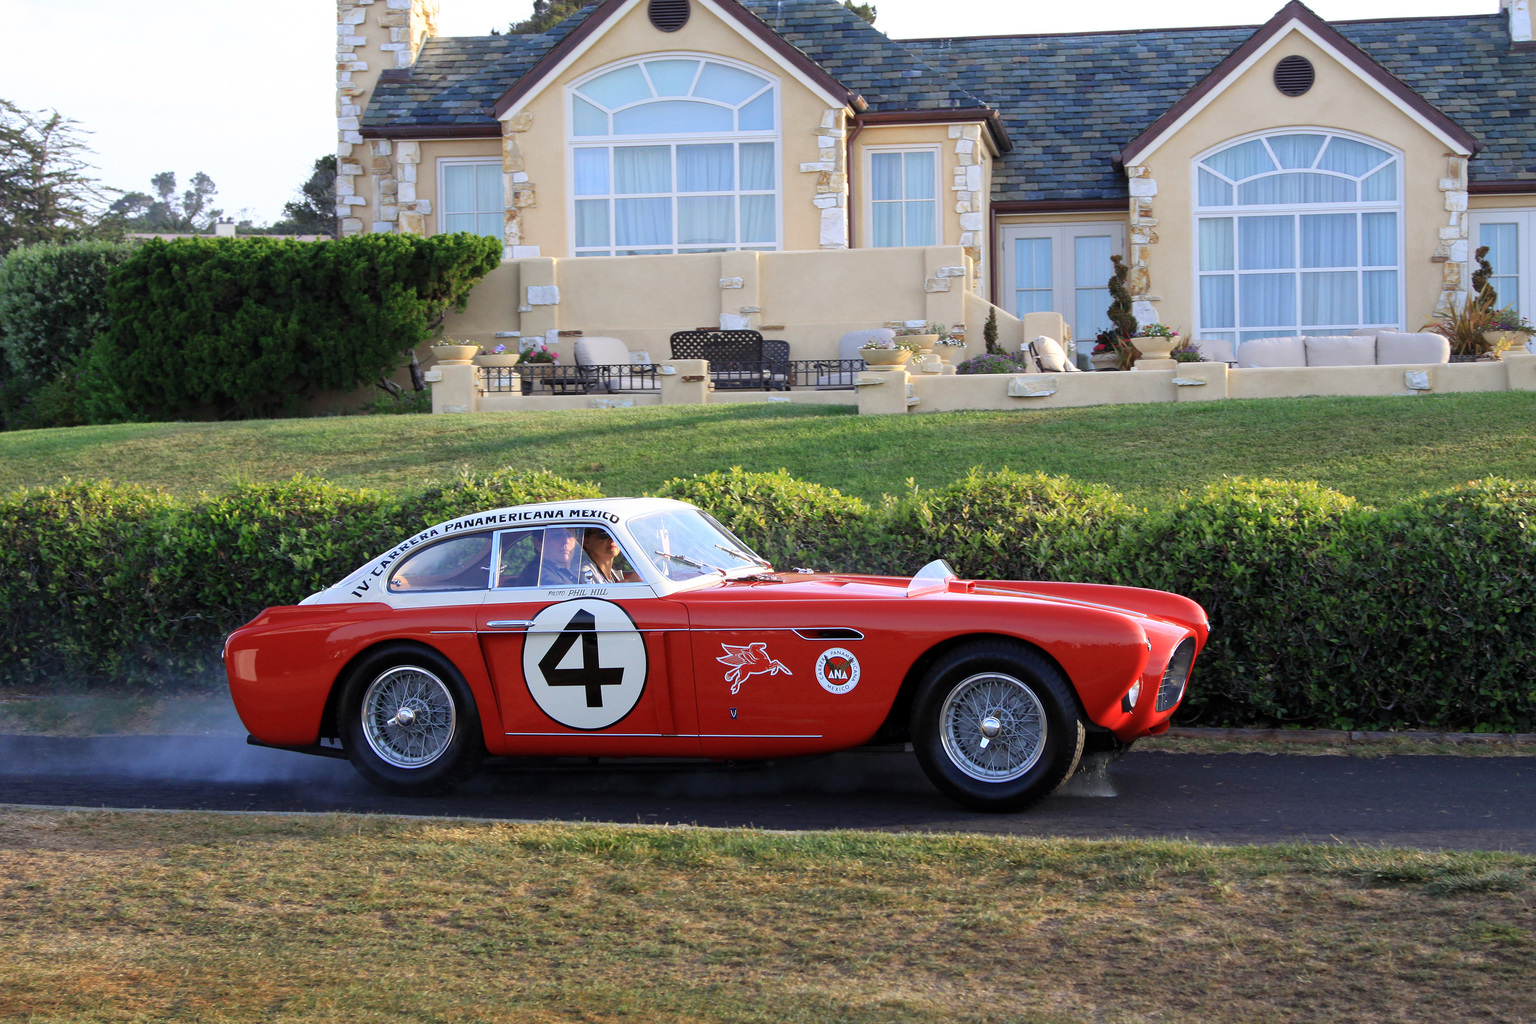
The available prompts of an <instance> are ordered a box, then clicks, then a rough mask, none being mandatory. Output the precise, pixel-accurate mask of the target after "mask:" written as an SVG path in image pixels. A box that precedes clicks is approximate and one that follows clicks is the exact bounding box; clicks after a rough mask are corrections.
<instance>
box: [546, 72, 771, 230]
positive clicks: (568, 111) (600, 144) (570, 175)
mask: <svg viewBox="0 0 1536 1024" xmlns="http://www.w3.org/2000/svg"><path fill="white" fill-rule="evenodd" d="M656 60H699V61H708V62H710V63H713V64H721V65H724V66H726V67H734V68H739V69H741V70H742V71H746V72H750V73H751V74H754V75H756V76H758V77H759V78H762V79H765V80H766V81H767V82H768V83H769V86H768V89H769V91H770V92H771V94H772V97H773V123H774V128H773V129H772V130H769V131H746V132H741V131H730V132H683V133H677V134H666V135H577V134H575V123H576V113H575V106H576V99H577V90H578V89H580V88H581V86H583V85H585V84H586V83H587V82H590V81H592V80H593V79H595V78H601V77H602V76H603V75H606V74H609V73H611V72H614V71H618V70H620V69H621V68H624V67H628V66H631V65H639V64H645V63H648V62H650V61H656ZM760 95H761V93H758V94H755V95H754V96H753V97H751V98H749V99H747V100H744V101H742V103H740V104H738V105H737V107H736V108H735V109H737V110H739V109H740V108H741V107H744V106H746V105H747V104H748V103H750V102H752V100H753V99H756V98H757V97H758V96H760ZM669 98H670V97H669ZM783 101H784V90H783V80H782V79H781V78H780V77H779V76H777V75H774V74H770V73H769V72H768V71H766V70H764V69H763V68H760V67H758V66H756V65H753V64H746V63H743V62H742V61H738V60H732V59H730V58H728V57H723V56H720V55H719V54H713V53H695V52H691V51H683V50H677V51H662V52H657V53H647V54H644V55H642V56H639V57H629V58H625V59H624V60H620V61H615V62H614V63H612V64H607V65H604V66H603V67H600V68H597V69H595V70H593V71H592V72H590V73H588V74H585V75H583V76H582V77H581V78H580V79H578V80H577V81H575V82H572V83H571V84H570V85H569V86H567V87H566V89H565V195H566V201H565V217H566V225H567V228H566V238H567V241H568V243H569V249H568V250H567V251H568V252H570V254H571V255H572V256H581V255H584V254H589V255H605V253H604V252H603V251H600V250H602V249H603V247H601V246H581V247H578V246H577V244H576V201H577V200H578V199H606V200H608V201H609V207H608V209H609V217H608V238H609V241H610V242H611V243H614V244H610V245H609V246H607V247H606V251H607V252H617V251H618V249H619V246H618V245H617V244H616V240H615V238H614V217H613V200H614V199H615V198H617V196H616V194H615V193H613V192H612V191H609V192H608V193H607V195H605V196H587V195H583V196H578V195H577V194H576V157H575V153H576V150H578V149H606V150H608V151H609V153H610V161H611V160H612V155H611V154H612V150H613V149H614V148H616V147H619V146H623V147H630V146H669V147H671V148H672V150H673V156H672V168H673V171H674V172H675V170H676V167H677V156H676V147H677V146H679V145H683V146H686V145H692V144H700V143H702V144H708V143H731V144H734V145H735V146H736V147H737V148H736V151H735V152H736V160H737V162H736V164H735V173H736V184H737V186H738V187H737V188H736V189H734V190H733V191H731V192H729V193H710V192H702V193H701V192H678V191H677V179H676V177H675V173H674V177H673V180H672V186H673V187H672V191H671V192H670V193H666V194H661V193H655V194H650V193H640V194H634V195H630V194H625V195H624V197H623V198H626V199H646V198H658V197H659V198H667V199H671V200H672V242H671V244H670V245H666V246H644V247H641V246H635V247H632V248H646V249H650V250H655V252H656V254H658V255H667V254H668V250H670V251H671V252H673V253H676V252H681V253H683V254H685V255H686V254H688V253H697V252H721V251H725V252H733V251H737V250H756V251H759V252H775V251H778V250H781V249H782V248H783V247H784V167H783V163H784V146H783V125H784V110H783ZM722 105H723V104H722ZM632 106H633V105H632ZM610 116H611V115H610ZM751 142H766V143H771V144H772V146H773V189H772V191H771V192H770V191H768V190H764V189H750V190H743V189H741V188H740V187H739V186H740V184H741V179H740V149H739V146H740V144H741V143H751ZM610 168H611V163H610ZM612 187H613V182H612V179H611V177H610V180H609V188H610V190H611V189H612ZM711 195H730V196H732V197H734V198H735V199H736V203H737V206H736V209H737V221H736V235H737V237H736V240H735V241H734V242H729V243H722V244H719V245H695V246H680V245H679V244H678V242H677V216H678V212H677V211H678V204H677V200H678V199H679V198H689V197H706V196H711ZM743 195H772V196H773V233H774V237H773V240H772V241H771V242H760V241H757V242H743V241H742V240H741V216H740V197H741V196H743Z"/></svg>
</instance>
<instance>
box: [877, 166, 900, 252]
mask: <svg viewBox="0 0 1536 1024" xmlns="http://www.w3.org/2000/svg"><path fill="white" fill-rule="evenodd" d="M869 183H870V198H871V199H874V200H876V201H881V200H887V199H900V198H901V154H900V153H873V154H871V155H870V158H869ZM875 244H877V245H879V244H880V243H878V242H877V243H875ZM886 244H889V245H899V244H900V243H899V242H890V243H886Z"/></svg>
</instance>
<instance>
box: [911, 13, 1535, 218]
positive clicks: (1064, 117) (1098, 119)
mask: <svg viewBox="0 0 1536 1024" xmlns="http://www.w3.org/2000/svg"><path fill="white" fill-rule="evenodd" d="M1258 28H1259V27H1258V26H1245V27H1237V28H1190V29H1167V30H1155V31H1139V32H1102V33H1088V34H1082V35H1052V36H987V37H982V38H969V39H922V40H904V41H903V43H902V45H904V46H906V47H908V48H909V49H911V50H913V51H914V52H916V53H920V54H922V55H923V56H924V58H926V59H927V61H928V62H929V63H930V64H934V65H936V66H938V67H940V68H943V69H945V70H947V71H949V72H951V73H952V74H953V75H954V76H955V77H956V78H957V79H958V80H959V82H960V83H961V84H962V85H964V86H965V87H966V88H967V89H969V90H970V91H972V92H974V93H976V94H977V95H978V96H979V97H980V98H981V99H982V100H984V101H985V102H986V103H987V104H988V105H989V106H993V107H996V108H997V109H998V110H999V111H1000V112H1001V113H1002V117H1003V123H1004V124H1005V125H1006V126H1007V128H1008V134H1009V136H1010V137H1011V138H1012V139H1013V143H1014V150H1013V152H1012V153H1009V154H1007V155H1006V156H1005V157H1004V158H1003V159H1001V160H1000V161H998V164H997V166H996V168H995V174H994V185H993V190H992V198H993V200H994V201H996V200H1081V199H1120V198H1124V197H1125V196H1126V185H1125V177H1124V175H1123V174H1121V173H1120V172H1118V171H1116V170H1115V168H1114V166H1113V163H1112V160H1113V158H1114V156H1115V155H1117V154H1118V153H1119V151H1120V149H1121V148H1122V147H1123V146H1124V145H1125V144H1126V143H1128V142H1129V141H1130V140H1131V139H1133V138H1135V137H1136V136H1137V135H1138V134H1140V133H1141V132H1142V131H1143V130H1145V129H1146V128H1147V127H1149V126H1150V125H1151V124H1152V122H1153V121H1155V120H1157V119H1158V118H1159V117H1160V116H1162V114H1163V113H1164V111H1166V110H1167V109H1168V108H1169V107H1171V106H1173V105H1174V104H1175V103H1176V102H1178V100H1179V99H1180V98H1181V97H1182V96H1183V95H1184V94H1185V93H1186V92H1188V91H1189V90H1190V89H1191V88H1193V87H1194V86H1195V84H1196V83H1198V82H1199V81H1200V80H1201V79H1202V78H1204V77H1205V76H1206V75H1207V74H1209V73H1210V72H1211V71H1212V70H1213V69H1214V68H1215V67H1216V65H1217V64H1219V63H1221V61H1222V60H1224V59H1225V58H1226V57H1227V56H1228V55H1229V54H1230V53H1231V52H1232V51H1233V50H1235V49H1236V48H1237V47H1239V46H1241V45H1242V43H1243V42H1244V41H1245V40H1246V39H1248V37H1249V36H1251V35H1253V33H1254V32H1256V31H1258ZM1333 28H1335V29H1336V30H1337V31H1338V32H1339V34H1340V35H1342V36H1344V38H1346V39H1348V40H1349V41H1350V42H1352V43H1354V44H1355V45H1356V46H1358V47H1360V48H1361V49H1362V50H1364V51H1365V52H1366V53H1367V54H1369V55H1370V56H1371V57H1372V58H1373V59H1374V60H1376V61H1377V62H1378V63H1379V64H1381V65H1382V66H1383V67H1384V68H1386V69H1387V70H1388V71H1389V72H1391V73H1392V74H1394V75H1396V76H1397V77H1398V78H1400V79H1401V80H1402V81H1403V82H1404V83H1405V84H1407V85H1408V86H1409V87H1410V88H1412V89H1414V90H1415V91H1416V92H1418V93H1419V95H1421V96H1423V97H1424V99H1425V100H1427V101H1428V102H1429V103H1431V104H1432V105H1434V106H1435V107H1437V108H1438V109H1439V110H1441V111H1442V112H1444V113H1445V114H1446V115H1447V116H1449V117H1450V118H1451V119H1452V120H1454V121H1455V122H1456V123H1457V124H1459V125H1460V126H1461V127H1462V128H1464V129H1466V130H1467V131H1469V132H1471V133H1472V134H1473V135H1474V136H1476V137H1477V139H1478V140H1479V141H1480V142H1481V143H1482V144H1483V147H1484V148H1483V150H1482V151H1481V153H1479V155H1478V156H1477V158H1476V159H1474V160H1473V161H1472V162H1471V164H1470V170H1469V176H1470V178H1471V180H1472V181H1474V182H1477V181H1514V180H1523V181H1536V110H1533V104H1536V51H1532V50H1523V51H1517V52H1511V51H1510V49H1509V33H1508V30H1507V28H1506V25H1505V19H1504V16H1502V15H1498V14H1490V15H1478V16H1467V17H1450V18H1415V19H1401V20H1396V19H1394V20H1382V21H1357V22H1335V23H1333Z"/></svg>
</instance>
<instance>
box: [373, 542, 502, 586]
mask: <svg viewBox="0 0 1536 1024" xmlns="http://www.w3.org/2000/svg"><path fill="white" fill-rule="evenodd" d="M490 575H491V535H490V534H488V533H477V534H474V535H472V536H469V537H455V538H453V539H452V540H445V541H443V542H442V543H440V544H433V545H432V546H431V547H429V548H424V549H422V550H421V551H418V552H416V553H415V554H413V555H410V556H409V557H407V558H406V559H405V560H404V561H402V562H401V563H400V565H399V567H398V568H396V569H395V572H394V575H392V576H390V578H389V591H390V593H392V594H407V593H416V594H420V593H430V592H434V591H445V590H484V589H485V588H486V586H487V585H488V584H489V583H490Z"/></svg>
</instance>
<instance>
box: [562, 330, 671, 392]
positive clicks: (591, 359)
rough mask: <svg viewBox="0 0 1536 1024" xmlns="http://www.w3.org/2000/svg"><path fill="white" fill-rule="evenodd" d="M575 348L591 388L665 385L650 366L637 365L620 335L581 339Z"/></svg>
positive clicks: (616, 389)
mask: <svg viewBox="0 0 1536 1024" xmlns="http://www.w3.org/2000/svg"><path fill="white" fill-rule="evenodd" d="M575 348H576V365H577V367H579V368H580V370H581V376H582V379H583V380H584V381H585V382H586V385H587V390H588V391H607V392H610V393H612V392H623V391H655V390H657V389H658V388H660V386H661V385H660V384H658V383H657V381H656V377H655V376H654V375H653V374H652V373H651V371H650V367H649V366H646V367H645V368H644V371H643V372H642V370H641V368H640V367H637V366H634V365H633V360H632V358H631V355H630V351H629V346H628V345H626V344H624V342H622V341H621V340H619V339H618V338H605V337H601V336H594V337H591V338H577V339H576V346H575Z"/></svg>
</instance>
